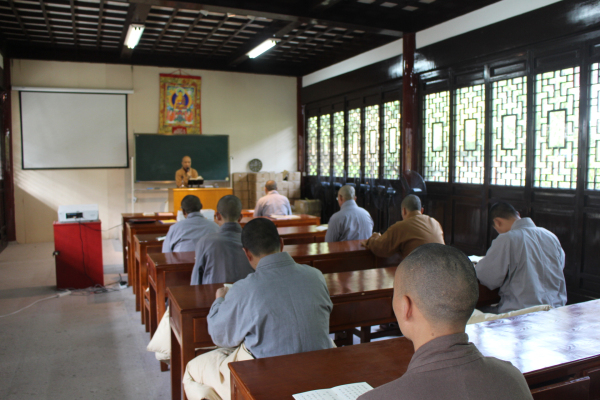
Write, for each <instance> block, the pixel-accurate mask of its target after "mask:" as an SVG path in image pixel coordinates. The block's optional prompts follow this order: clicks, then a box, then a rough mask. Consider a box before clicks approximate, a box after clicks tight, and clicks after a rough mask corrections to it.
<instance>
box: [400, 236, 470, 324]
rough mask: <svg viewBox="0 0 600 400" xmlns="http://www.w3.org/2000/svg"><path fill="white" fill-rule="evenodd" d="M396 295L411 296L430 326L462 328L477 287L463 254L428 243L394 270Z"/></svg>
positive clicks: (446, 247)
mask: <svg viewBox="0 0 600 400" xmlns="http://www.w3.org/2000/svg"><path fill="white" fill-rule="evenodd" d="M397 296H408V297H410V298H411V299H412V300H413V301H414V302H415V304H416V305H417V307H418V308H419V310H420V311H421V312H422V314H423V316H424V317H425V319H427V321H429V323H430V324H432V325H438V326H448V327H456V326H462V328H464V326H465V325H466V324H467V321H468V320H469V318H470V317H471V314H472V313H473V310H474V309H475V305H476V304H477V299H478V298H479V284H478V281H477V276H476V275H475V268H474V267H473V264H472V263H471V261H470V260H469V259H468V258H467V256H466V255H465V254H464V253H463V252H461V251H460V250H458V249H456V248H454V247H451V246H446V245H443V244H437V243H430V244H424V245H422V246H419V247H418V248H417V249H415V250H414V251H413V252H412V253H410V255H409V256H408V257H406V258H405V259H404V260H403V261H402V263H401V264H400V266H399V267H398V269H397V270H396V277H395V280H394V297H397Z"/></svg>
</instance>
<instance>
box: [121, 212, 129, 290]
mask: <svg viewBox="0 0 600 400" xmlns="http://www.w3.org/2000/svg"><path fill="white" fill-rule="evenodd" d="M121 224H122V225H123V231H122V232H121V244H122V245H123V272H125V273H127V232H125V218H123V219H121ZM127 281H129V279H128V280H127Z"/></svg>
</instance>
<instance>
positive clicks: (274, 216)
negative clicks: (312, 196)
mask: <svg viewBox="0 0 600 400" xmlns="http://www.w3.org/2000/svg"><path fill="white" fill-rule="evenodd" d="M269 217H271V218H273V219H300V216H299V215H280V214H271V215H269Z"/></svg>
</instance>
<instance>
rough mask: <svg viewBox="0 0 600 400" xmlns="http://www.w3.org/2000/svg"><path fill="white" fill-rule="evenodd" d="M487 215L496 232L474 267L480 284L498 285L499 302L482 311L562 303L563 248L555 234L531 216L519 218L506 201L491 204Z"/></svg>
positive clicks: (563, 300) (563, 292)
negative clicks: (538, 223)
mask: <svg viewBox="0 0 600 400" xmlns="http://www.w3.org/2000/svg"><path fill="white" fill-rule="evenodd" d="M490 218H491V220H492V222H493V225H494V229H496V231H497V232H498V233H499V236H498V237H497V238H496V239H494V241H493V242H492V246H491V247H490V248H489V250H488V251H487V254H486V255H485V257H484V258H483V259H482V260H480V261H479V262H478V263H477V266H476V267H475V271H476V272H477V278H478V279H479V281H480V282H481V284H482V285H485V286H487V287H488V288H490V289H492V290H493V289H497V288H500V290H499V294H500V303H499V305H498V306H496V307H493V306H492V307H487V308H485V309H482V311H484V312H491V313H495V314H497V313H505V312H509V311H513V310H520V309H522V308H526V307H532V306H537V305H539V304H548V305H551V306H552V307H561V306H564V305H565V304H566V302H567V288H566V283H565V276H564V274H563V269H564V268H565V252H564V251H563V249H562V247H561V246H560V242H559V241H558V238H557V237H556V235H554V234H553V233H552V232H550V231H548V230H546V229H544V228H540V227H537V226H535V224H534V223H533V221H532V220H531V218H521V216H520V215H519V213H518V212H517V210H515V209H514V207H513V206H511V205H510V204H508V203H504V202H500V203H496V204H494V205H493V206H492V207H491V208H490Z"/></svg>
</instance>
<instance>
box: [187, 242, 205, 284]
mask: <svg viewBox="0 0 600 400" xmlns="http://www.w3.org/2000/svg"><path fill="white" fill-rule="evenodd" d="M204 253H205V251H204V240H202V239H200V240H199V241H198V244H196V262H195V263H194V269H193V270H192V279H191V280H190V285H192V286H194V285H201V284H202V276H203V274H204V265H205V264H206V260H205V259H204Z"/></svg>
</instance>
